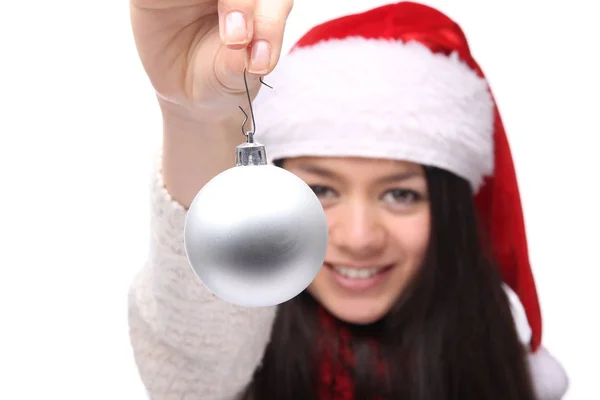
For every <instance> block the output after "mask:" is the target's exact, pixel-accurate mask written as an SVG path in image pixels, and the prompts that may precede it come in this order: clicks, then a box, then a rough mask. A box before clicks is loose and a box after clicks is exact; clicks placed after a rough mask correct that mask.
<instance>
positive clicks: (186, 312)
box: [128, 157, 276, 400]
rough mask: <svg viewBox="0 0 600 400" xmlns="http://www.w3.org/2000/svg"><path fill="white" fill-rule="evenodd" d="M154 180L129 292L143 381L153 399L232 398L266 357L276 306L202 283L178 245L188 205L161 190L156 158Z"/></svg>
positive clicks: (132, 333) (131, 331)
mask: <svg viewBox="0 0 600 400" xmlns="http://www.w3.org/2000/svg"><path fill="white" fill-rule="evenodd" d="M151 182H152V184H151V190H150V194H151V196H150V197H151V216H150V217H151V225H150V226H151V238H150V240H151V242H150V243H151V244H150V252H149V256H148V259H147V262H146V263H145V264H144V265H143V267H142V268H141V270H140V271H139V273H138V274H137V276H136V277H135V279H134V281H133V283H132V285H131V288H130V292H129V312H128V318H129V335H130V343H131V345H132V348H133V356H134V359H135V362H136V364H137V367H138V371H139V374H140V377H141V380H142V382H143V384H144V385H145V387H146V390H147V391H148V393H149V395H150V398H151V399H152V400H171V399H173V400H175V399H177V400H182V399H185V400H195V399H202V400H233V399H235V398H236V397H237V396H238V395H239V394H240V393H241V392H242V391H243V390H244V389H245V387H246V386H247V385H248V384H249V383H250V381H251V379H252V375H253V373H254V370H255V369H256V368H257V367H258V365H259V363H260V361H261V359H262V357H263V354H264V351H265V348H266V345H267V343H268V341H269V337H270V334H271V328H272V325H273V321H274V318H275V312H276V308H275V307H268V308H243V307H239V306H235V305H232V304H230V303H226V302H224V301H223V300H221V299H219V298H217V297H215V296H214V295H213V294H211V293H210V292H209V291H208V289H206V288H205V287H204V286H203V284H202V283H201V282H200V281H199V280H198V279H197V278H196V277H195V275H194V274H193V272H192V271H191V268H190V266H189V264H188V261H187V258H186V255H185V251H184V248H183V226H184V221H185V215H186V210H185V209H184V208H183V207H182V206H181V204H179V203H177V202H176V201H174V200H173V199H172V198H171V196H170V195H169V193H168V191H167V190H166V189H165V187H164V184H163V180H162V172H161V169H160V157H159V160H158V163H157V167H156V168H154V169H153V177H152V180H151Z"/></svg>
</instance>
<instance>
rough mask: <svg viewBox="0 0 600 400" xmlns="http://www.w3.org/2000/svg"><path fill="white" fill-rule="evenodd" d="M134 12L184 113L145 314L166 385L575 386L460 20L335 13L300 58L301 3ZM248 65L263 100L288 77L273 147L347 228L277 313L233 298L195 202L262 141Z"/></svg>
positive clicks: (316, 388) (136, 7) (216, 388)
mask: <svg viewBox="0 0 600 400" xmlns="http://www.w3.org/2000/svg"><path fill="white" fill-rule="evenodd" d="M132 5H133V7H132V22H133V27H134V32H135V34H136V40H137V43H138V49H139V51H140V55H141V58H142V61H143V63H144V66H145V68H146V70H147V72H148V74H149V77H150V79H151V81H152V83H153V85H154V87H155V88H156V90H157V93H158V97H159V103H160V105H161V110H162V112H163V116H164V146H163V149H162V152H161V156H162V157H161V158H160V165H159V169H158V170H157V173H156V174H155V179H154V181H153V186H152V188H153V190H152V200H153V208H152V233H153V236H152V252H151V257H150V259H149V261H148V264H147V265H146V266H145V267H144V269H143V270H142V271H141V272H140V274H139V275H138V277H137V278H136V280H135V282H134V283H133V285H132V289H131V294H130V312H129V318H130V327H131V332H130V334H131V343H132V346H133V350H134V356H135V359H136V362H137V365H138V368H139V371H140V374H141V378H142V380H143V382H144V384H145V386H146V387H147V389H148V392H149V395H150V397H151V398H152V399H154V400H163V399H164V400H166V399H186V400H191V399H202V400H212V399H214V400H217V399H219V400H229V399H231V400H233V399H254V400H268V399H269V400H296V399H297V400H307V399H332V400H333V399H335V400H346V399H348V400H349V399H357V400H358V399H365V400H367V399H369V400H375V399H382V400H383V399H394V400H397V399H412V400H417V399H418V400H450V399H456V400H459V399H460V400H470V399H473V400H482V399H485V400H496V399H497V400H507V399H511V400H513V399H514V400H542V399H543V400H554V399H560V398H561V397H562V396H563V394H564V393H565V390H566V387H567V379H566V376H565V374H564V371H563V369H562V368H561V366H560V365H559V364H558V362H557V361H556V360H554V359H553V358H552V356H550V354H549V353H548V352H547V351H546V350H545V349H544V348H543V347H542V346H541V318H540V311H539V307H538V303H537V296H536V291H535V285H534V282H533V278H532V276H531V270H530V267H529V261H528V256H527V246H526V239H525V231H524V227H523V220H522V216H521V206H520V200H519V192H518V187H517V184H516V180H515V174H514V171H513V164H512V160H511V155H510V149H509V147H508V143H507V141H506V135H505V132H504V130H503V126H502V122H501V120H500V115H499V113H498V111H497V107H496V105H495V102H494V99H493V97H492V95H491V93H490V90H489V88H488V86H487V82H486V80H485V78H484V76H483V73H482V72H481V70H480V69H479V67H478V65H477V63H476V62H475V60H474V59H473V57H472V56H471V54H470V52H469V48H468V45H467V41H466V39H465V37H464V35H463V33H462V31H461V29H460V28H459V27H458V26H457V25H456V24H455V23H454V22H453V21H452V20H450V19H449V18H448V17H447V16H445V15H443V14H441V13H440V12H438V11H436V10H434V9H432V8H429V7H426V6H423V5H419V4H415V3H409V2H405V3H398V4H390V5H388V6H384V7H378V8H375V9H372V10H369V11H367V12H363V13H360V14H356V15H349V16H346V17H343V18H339V19H336V20H332V21H328V22H326V23H324V24H322V25H320V26H317V27H315V28H314V29H312V30H311V31H310V32H308V33H307V34H306V35H305V36H304V37H303V38H302V39H301V40H300V41H299V42H298V43H297V45H296V46H295V47H294V49H293V50H292V52H291V53H290V54H289V55H288V56H286V57H285V58H284V59H282V60H281V62H279V52H280V48H281V40H282V35H283V28H284V24H285V20H286V18H287V16H288V13H289V12H290V9H291V2H290V1H289V0H288V1H274V0H273V1H265V0H259V1H250V0H231V1H219V2H217V1H194V0H187V1H183V0H168V1H166V0H134V1H133V4H132ZM247 54H248V55H249V57H248V58H247V59H246V55H247ZM276 64H277V67H276V68H275V65H276ZM245 65H248V69H249V71H250V72H251V73H252V74H253V78H252V80H251V83H252V93H253V96H255V95H256V93H257V92H258V88H259V86H260V82H259V81H258V77H259V76H264V75H266V74H269V76H268V77H267V82H268V83H269V84H270V85H272V86H273V87H274V89H273V90H269V89H266V90H261V91H260V94H258V97H257V98H256V100H255V116H256V118H257V122H258V125H259V130H258V131H257V140H258V141H260V142H262V143H263V144H265V145H266V146H267V147H266V148H267V155H268V156H269V157H270V158H271V159H272V160H273V162H274V163H276V164H277V165H279V166H280V167H282V168H287V169H288V170H290V171H292V172H293V173H295V174H296V175H298V176H299V177H301V178H302V179H303V180H304V181H306V183H307V184H308V185H310V186H311V187H312V188H313V189H314V191H315V193H316V194H317V195H318V197H319V198H320V199H321V201H322V204H323V207H324V209H325V212H326V215H327V220H328V225H329V247H328V251H327V255H326V259H325V263H324V265H323V268H322V270H321V272H320V273H319V275H318V276H317V278H316V279H315V280H314V282H313V283H312V284H311V286H310V287H309V288H308V289H307V290H306V291H305V292H304V293H302V294H301V295H299V296H297V297H296V298H294V299H293V300H291V301H289V302H287V303H284V304H282V305H280V306H278V307H267V308H258V309H256V308H252V309H249V308H243V307H238V306H235V305H232V304H229V303H226V302H224V301H222V300H221V299H219V298H217V297H215V296H213V295H212V294H211V293H210V292H209V291H208V290H207V289H206V288H205V287H204V286H203V285H202V284H201V283H200V282H199V281H198V279H197V278H196V277H195V276H194V275H193V273H192V271H191V269H190V267H189V265H188V262H187V258H186V255H185V252H184V250H183V239H182V237H183V236H182V234H183V223H184V219H185V213H186V209H187V207H188V206H189V204H190V202H191V201H192V199H193V197H194V196H195V194H196V193H197V192H198V190H199V189H200V188H201V187H202V185H203V184H204V183H206V182H207V181H208V180H209V179H211V178H212V177H213V176H215V175H216V174H217V173H219V172H220V171H222V170H224V169H226V168H229V167H230V166H232V165H233V164H232V163H233V157H234V151H233V150H234V149H235V146H236V145H237V144H239V143H240V142H241V141H243V140H242V139H243V137H242V136H241V134H240V123H241V120H242V119H241V118H240V112H239V110H238V108H237V107H238V105H243V104H245V103H244V96H245V92H244V86H243V70H244V67H245Z"/></svg>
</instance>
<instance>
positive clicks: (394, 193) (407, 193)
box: [383, 189, 423, 204]
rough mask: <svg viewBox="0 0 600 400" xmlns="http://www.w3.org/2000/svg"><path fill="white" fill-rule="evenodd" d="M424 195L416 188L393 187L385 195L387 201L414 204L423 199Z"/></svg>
mask: <svg viewBox="0 0 600 400" xmlns="http://www.w3.org/2000/svg"><path fill="white" fill-rule="evenodd" d="M422 198H423V196H421V194H419V193H418V192H416V191H414V190H409V189H393V190H389V191H387V192H386V193H385V194H384V195H383V199H384V201H386V202H390V203H395V204H412V203H416V202H418V201H420V200H422Z"/></svg>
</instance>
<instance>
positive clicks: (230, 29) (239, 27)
mask: <svg viewBox="0 0 600 400" xmlns="http://www.w3.org/2000/svg"><path fill="white" fill-rule="evenodd" d="M247 40H248V29H247V26H246V17H244V14H242V13H241V12H239V11H232V12H230V13H229V14H227V16H226V17H225V43H226V44H243V43H246V41H247Z"/></svg>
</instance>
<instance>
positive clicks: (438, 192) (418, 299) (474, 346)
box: [245, 163, 534, 400]
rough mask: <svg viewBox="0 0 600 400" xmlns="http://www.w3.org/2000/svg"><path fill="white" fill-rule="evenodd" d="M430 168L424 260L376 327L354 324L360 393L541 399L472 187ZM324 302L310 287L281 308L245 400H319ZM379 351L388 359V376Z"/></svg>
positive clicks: (366, 399) (461, 399)
mask: <svg viewBox="0 0 600 400" xmlns="http://www.w3.org/2000/svg"><path fill="white" fill-rule="evenodd" d="M279 165H280V166H281V163H280V164H279ZM425 171H426V179H427V183H428V187H429V198H430V211H431V223H432V226H431V236H430V239H429V244H428V249H427V253H426V256H425V259H424V263H423V265H422V268H421V270H420V272H419V274H418V276H417V277H416V278H415V280H414V281H413V282H412V284H411V286H410V288H409V289H408V290H406V291H405V292H404V293H403V296H401V298H400V299H399V301H398V302H397V304H396V305H395V306H394V308H393V309H392V310H390V312H389V313H388V315H386V316H385V317H384V318H383V319H382V320H380V321H378V322H377V323H375V324H372V325H369V326H349V327H350V329H351V331H352V335H353V342H352V349H353V353H354V357H355V360H356V361H355V363H354V364H355V367H354V368H352V371H351V373H352V376H353V377H354V378H353V379H354V387H355V396H354V398H355V400H372V399H374V398H376V397H379V398H383V399H389V400H392V399H393V400H482V399H485V400H507V399H510V400H534V395H533V390H532V385H531V382H530V376H529V371H528V369H527V363H526V350H525V349H524V348H523V346H522V345H521V344H520V342H519V340H518V335H517V332H516V328H515V325H514V321H513V318H512V314H511V310H510V305H509V301H508V298H507V296H506V294H505V293H504V290H503V289H502V279H501V276H500V274H499V272H498V269H497V268H496V266H495V265H494V263H493V261H492V260H490V259H489V257H488V256H487V254H486V251H485V246H484V245H483V243H482V240H481V238H482V235H481V232H479V229H478V224H477V217H476V208H475V205H474V201H473V193H472V191H471V189H470V186H469V184H468V183H467V181H465V180H464V179H462V178H460V177H458V176H456V175H454V174H452V173H450V172H448V171H445V170H442V169H438V168H430V167H427V168H426V169H425ZM318 307H319V306H318V304H317V303H316V302H315V300H313V299H312V297H311V296H310V295H309V294H308V293H306V292H304V293H302V294H301V295H299V296H297V297H296V298H294V299H292V300H290V301H288V302H286V303H284V304H282V305H280V306H279V309H278V313H277V316H276V319H275V322H274V327H273V331H272V336H271V340H270V343H269V345H268V346H267V348H266V351H265V354H264V358H263V362H262V364H261V366H260V367H259V368H258V369H257V370H256V372H255V375H254V378H253V382H252V383H251V385H250V387H249V388H248V390H247V393H246V397H245V398H246V399H253V400H282V399H285V400H308V399H317V398H318V396H317V393H316V387H317V381H318V379H319V376H318V369H317V368H315V362H314V359H315V357H316V356H318V354H315V352H317V351H318V347H317V345H316V344H317V343H318V342H317V340H318V338H319V335H321V334H322V333H323V332H322V330H321V328H320V325H319V322H318V319H317V314H318V313H317V309H318ZM330 339H331V340H332V341H334V342H335V341H336V340H338V338H336V337H331V338H330ZM372 339H376V341H377V343H378V346H379V350H380V351H379V352H378V354H375V352H374V350H373V347H372V346H370V345H369V344H370V343H371V341H372ZM377 357H380V358H379V359H380V360H381V361H382V362H383V364H384V365H385V366H386V374H385V375H386V376H385V380H384V381H382V380H381V379H379V378H378V374H377V372H376V370H377V368H376V367H375V365H376V362H377V360H378V358H377Z"/></svg>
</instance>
